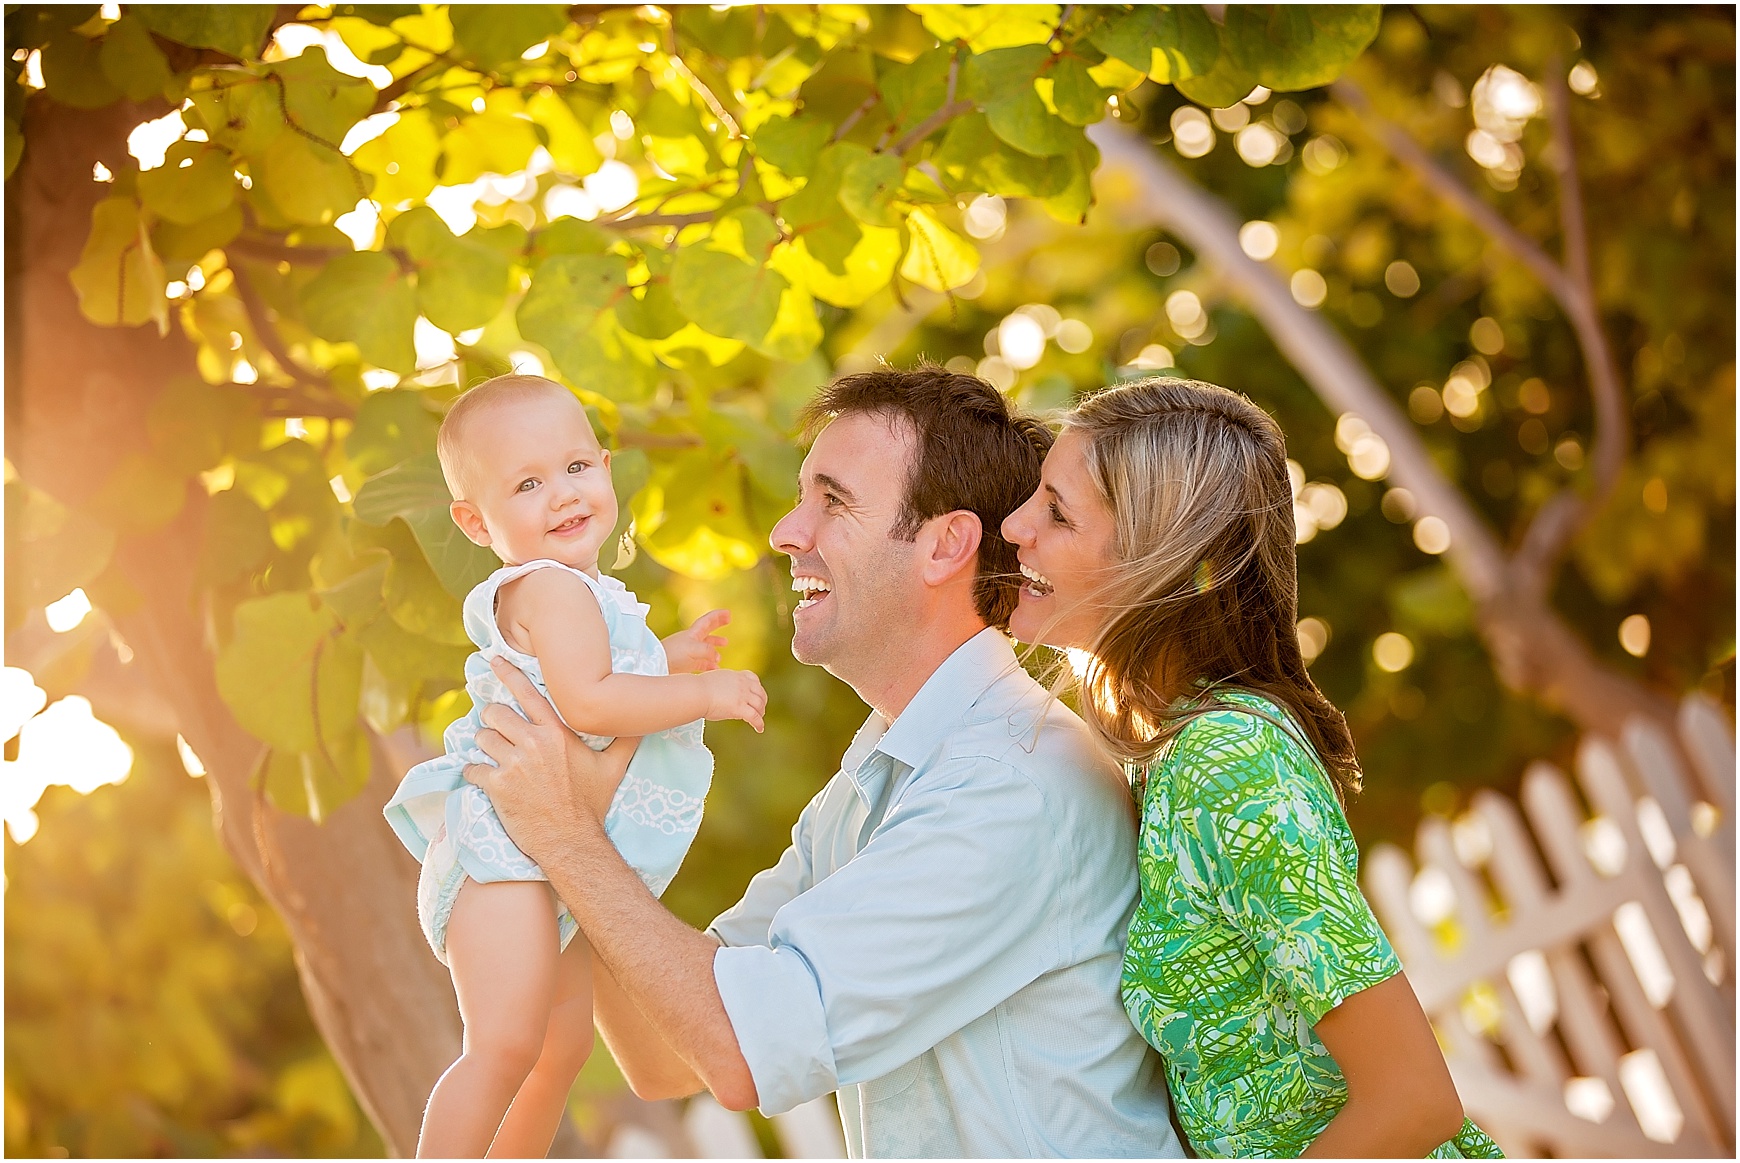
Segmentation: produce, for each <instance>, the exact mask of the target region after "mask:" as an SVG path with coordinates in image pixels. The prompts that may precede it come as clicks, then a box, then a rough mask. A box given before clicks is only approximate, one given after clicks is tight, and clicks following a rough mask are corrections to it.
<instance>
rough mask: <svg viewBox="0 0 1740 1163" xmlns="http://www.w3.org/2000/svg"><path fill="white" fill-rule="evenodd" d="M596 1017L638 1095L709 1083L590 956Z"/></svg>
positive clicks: (685, 1091) (662, 1094) (652, 1096)
mask: <svg viewBox="0 0 1740 1163" xmlns="http://www.w3.org/2000/svg"><path fill="white" fill-rule="evenodd" d="M592 961H593V965H592V1016H593V1020H594V1021H596V1022H597V1024H598V1032H599V1034H601V1035H602V1036H603V1038H604V1044H605V1046H607V1047H608V1048H609V1049H610V1055H611V1057H613V1058H615V1059H616V1065H617V1067H618V1068H619V1069H620V1070H621V1071H622V1076H623V1077H624V1078H625V1079H627V1080H628V1085H629V1088H630V1089H632V1090H633V1091H634V1093H635V1095H636V1096H637V1097H640V1098H643V1099H646V1100H647V1101H649V1102H656V1101H657V1100H659V1099H664V1098H686V1097H687V1096H689V1095H691V1094H694V1093H695V1092H696V1091H699V1090H705V1089H706V1084H705V1083H704V1082H702V1081H701V1079H700V1076H699V1075H697V1074H696V1073H695V1072H694V1071H693V1070H691V1069H690V1068H689V1064H688V1063H687V1062H685V1061H683V1059H682V1056H681V1055H679V1054H678V1053H677V1052H676V1051H675V1050H673V1049H671V1047H670V1045H669V1044H668V1043H667V1042H666V1041H665V1039H664V1036H663V1035H662V1034H660V1033H659V1032H658V1031H657V1030H656V1029H654V1028H653V1026H652V1023H651V1022H648V1021H647V1019H646V1015H645V1014H643V1013H641V1012H640V1009H639V1008H638V1007H637V1006H636V1005H635V1004H634V1002H633V1001H631V1000H629V997H628V994H626V993H624V992H623V989H622V986H620V985H618V984H617V982H616V978H615V977H613V976H611V973H610V967H609V966H607V965H605V964H604V962H603V961H602V960H600V959H599V957H598V954H597V953H596V952H594V953H593V955H592Z"/></svg>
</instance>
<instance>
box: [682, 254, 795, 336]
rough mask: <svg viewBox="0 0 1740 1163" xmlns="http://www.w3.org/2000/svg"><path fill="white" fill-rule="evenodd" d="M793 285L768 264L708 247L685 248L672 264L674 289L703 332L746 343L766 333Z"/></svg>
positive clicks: (687, 313)
mask: <svg viewBox="0 0 1740 1163" xmlns="http://www.w3.org/2000/svg"><path fill="white" fill-rule="evenodd" d="M788 286H790V284H789V283H788V282H786V280H785V277H784V276H782V275H780V274H779V273H778V272H776V271H774V270H772V269H770V268H769V267H767V266H765V265H761V264H757V263H751V262H746V261H745V260H743V259H741V258H738V257H737V256H736V255H734V254H727V253H726V252H724V251H720V250H713V249H709V248H707V247H705V246H686V247H684V248H683V249H682V250H680V251H678V252H677V260H676V262H675V263H674V264H672V267H671V293H672V294H673V295H674V296H675V298H676V301H677V307H678V308H679V309H680V310H681V311H682V312H683V314H684V315H686V316H688V317H689V318H690V319H692V320H694V322H695V323H696V324H698V325H699V326H700V327H701V328H702V329H703V330H706V331H710V332H712V333H713V334H714V335H719V336H723V337H724V338H726V339H738V340H742V341H743V342H744V343H755V342H757V341H759V340H760V339H761V338H762V337H763V336H765V335H766V334H767V332H768V330H769V329H770V328H771V327H772V326H773V322H774V320H775V319H776V318H777V317H778V316H779V300H780V295H781V294H782V293H783V292H784V291H785V289H786V288H787V287H788Z"/></svg>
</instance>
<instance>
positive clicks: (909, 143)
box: [894, 101, 973, 157]
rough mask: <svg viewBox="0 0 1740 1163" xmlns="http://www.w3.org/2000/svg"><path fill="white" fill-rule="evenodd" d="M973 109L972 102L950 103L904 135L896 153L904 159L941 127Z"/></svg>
mask: <svg viewBox="0 0 1740 1163" xmlns="http://www.w3.org/2000/svg"><path fill="white" fill-rule="evenodd" d="M972 109H973V103H972V102H971V101H951V102H949V103H948V104H947V105H944V106H943V107H942V108H941V109H938V110H937V111H936V112H935V113H932V114H931V115H930V116H929V117H926V118H925V119H924V120H923V121H921V122H919V123H918V124H917V125H915V126H913V127H912V129H911V131H910V132H908V133H906V134H904V135H902V136H901V138H900V140H899V141H897V142H895V143H894V152H895V153H897V154H900V155H901V156H902V157H904V156H905V155H906V152H907V151H908V150H910V149H912V147H913V146H915V145H917V144H918V143H919V142H921V141H923V140H924V139H925V138H927V137H929V136H930V135H931V134H933V133H935V132H936V131H937V129H939V128H940V127H941V126H944V125H947V124H948V123H949V122H951V121H953V120H954V119H955V118H957V117H959V116H960V115H961V114H963V113H967V112H970V111H971V110H972Z"/></svg>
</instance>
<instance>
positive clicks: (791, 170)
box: [753, 117, 834, 178]
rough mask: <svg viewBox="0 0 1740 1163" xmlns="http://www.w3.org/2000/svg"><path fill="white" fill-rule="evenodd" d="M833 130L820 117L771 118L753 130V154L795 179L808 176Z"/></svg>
mask: <svg viewBox="0 0 1740 1163" xmlns="http://www.w3.org/2000/svg"><path fill="white" fill-rule="evenodd" d="M833 133H834V127H833V126H832V125H830V124H829V123H828V122H826V121H823V120H822V119H821V118H819V117H770V118H768V120H767V121H766V122H765V123H764V124H763V125H762V126H761V128H760V129H757V130H756V131H755V135H754V138H753V141H754V146H755V154H756V156H757V157H759V158H761V159H762V160H764V161H767V162H769V163H771V164H773V165H775V166H778V167H779V168H780V169H781V170H784V171H785V172H786V173H788V174H790V175H791V176H792V177H794V178H807V177H809V176H810V175H811V174H812V173H813V172H814V169H815V164H816V158H817V156H818V155H819V154H820V153H821V152H822V148H823V147H824V146H826V145H827V144H828V138H830V137H832V136H833Z"/></svg>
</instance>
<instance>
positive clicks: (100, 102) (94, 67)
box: [42, 29, 121, 109]
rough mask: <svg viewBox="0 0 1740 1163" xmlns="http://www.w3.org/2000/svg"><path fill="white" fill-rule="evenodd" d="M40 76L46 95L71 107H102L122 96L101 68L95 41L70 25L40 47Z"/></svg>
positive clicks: (99, 51)
mask: <svg viewBox="0 0 1740 1163" xmlns="http://www.w3.org/2000/svg"><path fill="white" fill-rule="evenodd" d="M42 80H43V83H44V84H45V85H46V86H47V87H48V95H49V96H51V97H53V98H54V99H55V100H56V101H59V102H60V103H61V104H62V105H70V106H72V107H73V108H74V109H101V108H102V107H103V106H105V105H109V104H112V103H114V102H115V101H118V100H120V97H121V90H120V88H119V87H117V86H116V85H115V83H114V82H113V81H111V80H109V78H108V76H107V75H106V74H105V73H104V72H103V67H102V63H101V49H100V48H99V47H98V46H97V43H96V42H95V41H91V40H86V39H85V38H84V37H82V36H80V35H79V34H78V33H76V32H73V31H72V30H71V29H68V30H66V31H64V32H62V33H60V34H58V35H57V36H55V37H54V39H52V40H50V41H49V42H48V43H47V44H46V45H44V46H43V47H42Z"/></svg>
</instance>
